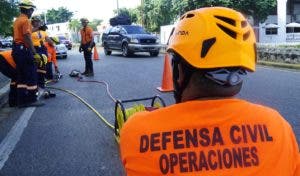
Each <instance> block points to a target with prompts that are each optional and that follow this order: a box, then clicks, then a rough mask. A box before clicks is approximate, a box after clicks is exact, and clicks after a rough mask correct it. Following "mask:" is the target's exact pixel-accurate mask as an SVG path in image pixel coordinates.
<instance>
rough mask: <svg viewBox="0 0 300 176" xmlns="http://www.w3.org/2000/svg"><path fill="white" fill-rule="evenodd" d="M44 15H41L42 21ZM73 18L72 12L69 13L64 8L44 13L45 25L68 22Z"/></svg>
mask: <svg viewBox="0 0 300 176" xmlns="http://www.w3.org/2000/svg"><path fill="white" fill-rule="evenodd" d="M44 15H45V14H42V15H41V17H42V19H44V18H45V16H44ZM72 16H73V12H70V11H69V10H68V9H66V8H64V7H59V8H58V9H57V10H56V9H53V8H52V9H50V10H48V11H47V13H46V19H47V24H53V23H64V22H67V21H69V20H70V19H71V18H72Z"/></svg>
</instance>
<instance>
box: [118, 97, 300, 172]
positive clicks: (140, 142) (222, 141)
mask: <svg viewBox="0 0 300 176" xmlns="http://www.w3.org/2000/svg"><path fill="white" fill-rule="evenodd" d="M120 151H121V159H122V162H123V165H124V168H125V170H126V172H127V176H162V175H176V176H178V175H185V176H192V175H197V176H200V175H205V176H273V175H274V176H275V175H276V176H299V175H300V172H299V171H300V169H299V167H300V155H299V148H298V145H297V142H296V138H295V135H294V133H293V131H292V128H291V126H290V125H289V124H288V122H287V121H286V120H285V119H284V118H283V117H282V116H281V115H280V114H279V113H278V112H276V111H275V110H273V109H271V108H268V107H264V106H260V105H256V104H252V103H249V102H247V101H243V100H239V99H223V100H202V101H200V100H195V101H189V102H185V103H180V104H176V105H172V106H169V107H166V108H162V109H158V110H156V111H153V112H141V113H137V114H135V115H133V116H132V117H131V118H130V119H128V121H127V122H126V123H125V124H124V126H123V128H122V129H121V135H120Z"/></svg>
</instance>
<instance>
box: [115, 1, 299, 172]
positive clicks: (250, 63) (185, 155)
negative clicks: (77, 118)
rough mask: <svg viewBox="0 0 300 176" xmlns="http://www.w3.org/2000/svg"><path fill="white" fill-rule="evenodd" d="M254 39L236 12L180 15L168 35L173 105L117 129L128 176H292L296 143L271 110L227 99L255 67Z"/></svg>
mask: <svg viewBox="0 0 300 176" xmlns="http://www.w3.org/2000/svg"><path fill="white" fill-rule="evenodd" d="M255 43H256V41H255V36H254V32H253V29H252V27H251V26H250V24H249V23H248V22H247V19H246V18H245V17H244V16H243V15H242V14H241V13H239V12H237V11H235V10H232V9H228V8H223V7H210V8H201V9H198V10H193V11H189V12H187V13H186V14H184V15H183V16H182V17H181V18H180V21H179V22H178V24H177V26H175V29H174V30H173V32H172V33H171V36H170V40H169V45H168V48H167V52H168V54H169V56H170V57H171V59H172V67H173V84H174V90H175V91H174V97H175V100H176V104H175V105H172V106H169V107H166V108H161V109H158V110H155V111H153V112H141V113H136V114H135V115H133V116H132V117H131V118H130V119H129V120H128V121H127V122H126V123H125V124H124V126H123V128H122V130H121V134H120V150H121V158H122V162H123V164H124V168H125V170H126V172H127V175H128V176H145V175H151V176H158V175H160V176H161V175H176V176H179V175H186V176H187V175H189V176H192V175H195V176H199V175H202V176H221V175H222V176H241V175H242V176H254V175H255V176H266V175H276V176H299V175H300V172H299V171H300V168H299V167H300V163H299V159H300V158H299V157H300V156H299V147H298V145H297V142H296V138H295V134H294V133H293V130H292V128H291V126H290V125H289V124H288V122H287V121H286V120H285V119H284V118H283V117H282V116H281V115H280V114H279V113H278V112H277V111H276V110H274V109H271V108H269V107H266V106H263V105H257V104H254V103H250V102H248V101H245V100H241V99H238V98H234V97H233V96H234V95H236V94H238V93H239V91H240V90H241V88H242V84H243V79H244V76H245V75H246V73H247V72H254V71H255V64H256V47H255Z"/></svg>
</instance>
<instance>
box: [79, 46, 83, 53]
mask: <svg viewBox="0 0 300 176" xmlns="http://www.w3.org/2000/svg"><path fill="white" fill-rule="evenodd" d="M82 51H83V49H82V47H81V45H80V46H79V52H80V53H81V52H82Z"/></svg>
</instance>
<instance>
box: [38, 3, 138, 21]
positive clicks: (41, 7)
mask: <svg viewBox="0 0 300 176" xmlns="http://www.w3.org/2000/svg"><path fill="white" fill-rule="evenodd" d="M118 1H119V8H122V7H126V8H134V7H137V6H138V5H140V3H141V0H118ZM33 2H34V4H35V5H36V7H37V10H36V12H35V14H39V13H42V12H46V11H47V10H48V9H51V8H58V7H65V8H67V9H68V10H69V11H72V12H74V17H73V18H77V19H79V18H82V17H86V18H88V19H89V20H92V19H102V20H108V19H109V18H111V17H112V16H113V15H114V13H113V10H114V9H117V0H33Z"/></svg>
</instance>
